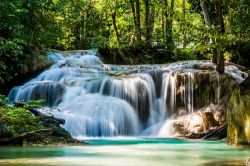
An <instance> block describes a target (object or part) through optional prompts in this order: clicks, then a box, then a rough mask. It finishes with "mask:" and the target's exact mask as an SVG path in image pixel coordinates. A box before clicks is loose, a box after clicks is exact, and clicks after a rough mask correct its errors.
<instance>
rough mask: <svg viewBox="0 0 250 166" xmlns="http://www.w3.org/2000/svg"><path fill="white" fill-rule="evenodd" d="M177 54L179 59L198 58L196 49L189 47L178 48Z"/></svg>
mask: <svg viewBox="0 0 250 166" xmlns="http://www.w3.org/2000/svg"><path fill="white" fill-rule="evenodd" d="M176 56H177V58H178V60H195V59H197V57H196V55H195V53H194V51H193V50H192V49H189V48H183V49H177V50H176Z"/></svg>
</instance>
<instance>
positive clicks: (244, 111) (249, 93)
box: [228, 78, 250, 145]
mask: <svg viewBox="0 0 250 166" xmlns="http://www.w3.org/2000/svg"><path fill="white" fill-rule="evenodd" d="M249 87H250V81H249V78H247V80H246V81H245V82H244V83H243V84H241V85H240V86H239V87H238V88H237V89H235V90H234V91H233V93H232V96H231V98H230V102H229V104H228V143H229V144H231V145H250V88H249Z"/></svg>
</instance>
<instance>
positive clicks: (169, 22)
mask: <svg viewBox="0 0 250 166" xmlns="http://www.w3.org/2000/svg"><path fill="white" fill-rule="evenodd" d="M165 11H166V12H165V17H166V44H167V47H168V50H169V51H170V52H173V50H174V42H173V18H172V17H173V14H174V0H171V4H170V7H169V6H168V1H167V0H165Z"/></svg>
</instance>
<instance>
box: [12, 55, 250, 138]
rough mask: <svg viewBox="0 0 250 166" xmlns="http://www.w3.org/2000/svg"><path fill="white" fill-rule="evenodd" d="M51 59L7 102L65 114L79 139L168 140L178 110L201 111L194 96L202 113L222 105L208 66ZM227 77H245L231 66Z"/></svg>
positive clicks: (91, 57)
mask: <svg viewBox="0 0 250 166" xmlns="http://www.w3.org/2000/svg"><path fill="white" fill-rule="evenodd" d="M48 57H49V60H51V61H53V62H54V65H53V66H51V67H50V69H48V70H46V71H44V72H42V73H41V74H40V75H38V76H37V77H36V78H34V79H32V80H30V81H28V82H27V83H25V84H24V85H22V86H18V87H15V88H13V89H12V90H11V92H10V94H9V99H10V100H11V101H29V100H37V99H44V100H45V101H46V104H47V106H48V109H50V108H52V107H55V106H57V107H58V108H59V110H61V111H60V112H59V111H53V112H52V114H54V116H56V117H59V118H63V119H65V120H66V123H65V125H64V126H63V127H64V128H65V129H66V130H68V131H69V132H70V133H71V134H72V135H73V136H75V137H79V136H83V137H101V136H105V137H112V136H138V135H148V136H150V135H160V136H169V135H171V134H170V133H171V131H170V130H171V128H170V127H169V124H171V123H170V121H169V118H170V117H172V116H173V115H174V114H175V113H176V111H178V108H183V109H184V110H185V111H184V114H192V113H193V112H194V111H195V107H198V105H199V104H198V102H197V101H196V100H195V96H197V95H201V94H203V93H204V94H205V95H203V96H205V98H204V103H203V104H200V105H199V107H202V106H206V105H209V104H211V103H214V104H216V103H218V102H219V99H220V88H219V75H218V73H217V72H216V71H215V66H214V64H212V63H211V62H210V61H184V62H177V63H173V64H167V65H135V66H126V65H124V66H118V65H107V64H103V63H102V61H101V60H100V58H99V57H97V56H96V53H95V52H94V51H75V52H64V53H50V54H49V56H48ZM226 73H229V74H231V75H232V77H233V78H235V79H236V80H238V81H239V82H241V81H243V80H244V79H245V77H246V74H245V73H243V72H241V71H240V70H239V69H238V68H237V67H235V66H232V65H231V66H227V67H226ZM201 78H207V79H204V80H203V82H199V81H202V79H201ZM201 84H206V85H204V87H199V85H201Z"/></svg>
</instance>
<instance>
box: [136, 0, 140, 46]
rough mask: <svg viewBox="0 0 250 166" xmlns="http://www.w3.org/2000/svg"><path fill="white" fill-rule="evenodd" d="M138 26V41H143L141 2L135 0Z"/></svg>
mask: <svg viewBox="0 0 250 166" xmlns="http://www.w3.org/2000/svg"><path fill="white" fill-rule="evenodd" d="M135 13H136V26H137V28H136V29H137V40H138V41H141V13H140V0H135Z"/></svg>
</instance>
